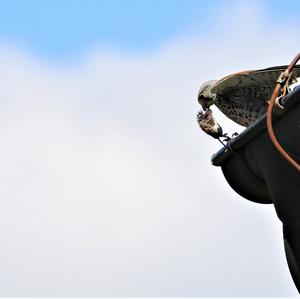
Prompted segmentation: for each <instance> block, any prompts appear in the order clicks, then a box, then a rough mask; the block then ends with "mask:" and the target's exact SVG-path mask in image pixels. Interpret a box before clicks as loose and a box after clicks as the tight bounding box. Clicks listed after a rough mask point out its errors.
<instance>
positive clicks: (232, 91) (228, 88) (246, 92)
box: [198, 66, 300, 127]
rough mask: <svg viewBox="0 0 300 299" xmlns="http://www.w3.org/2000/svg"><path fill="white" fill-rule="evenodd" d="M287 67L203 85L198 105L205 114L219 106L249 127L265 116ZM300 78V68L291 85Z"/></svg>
mask: <svg viewBox="0 0 300 299" xmlns="http://www.w3.org/2000/svg"><path fill="white" fill-rule="evenodd" d="M286 68H287V66H276V67H270V68H266V69H262V70H254V71H245V72H239V73H235V74H232V75H229V76H226V77H224V78H223V79H221V80H211V81H208V82H206V83H204V84H203V85H202V86H201V87H200V89H199V93H198V102H199V103H200V104H201V106H202V108H203V109H204V110H207V109H208V108H209V107H210V106H211V105H216V106H217V108H218V109H219V110H221V111H222V112H223V113H224V114H225V115H226V116H227V117H229V118H230V119H231V120H233V121H234V122H236V123H238V124H239V125H241V126H244V127H248V126H249V125H250V124H252V123H253V122H255V121H256V120H257V119H258V118H259V117H260V116H262V115H263V114H265V113H266V111H267V107H268V100H269V99H270V97H271V95H272V92H273V89H274V87H275V83H276V80H277V79H278V77H279V75H280V73H281V72H283V71H284V70H285V69H286ZM296 77H300V66H295V68H294V77H293V80H291V81H290V84H292V83H295V82H297V81H296V80H295V78H296Z"/></svg>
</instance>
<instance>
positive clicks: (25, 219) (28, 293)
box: [0, 0, 300, 297]
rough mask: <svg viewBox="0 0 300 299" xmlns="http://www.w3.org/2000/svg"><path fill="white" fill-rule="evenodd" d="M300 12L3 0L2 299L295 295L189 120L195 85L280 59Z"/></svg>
mask: <svg viewBox="0 0 300 299" xmlns="http://www.w3.org/2000/svg"><path fill="white" fill-rule="evenodd" d="M299 8H300V2H299V1H293V0H290V1H271V0H270V1H262V0H261V1H259V0H256V1H230V0H229V1H224V0H223V1H200V0H199V1H195V0H181V1H180V0H157V1H154V0H153V1H149V0H140V1H137V0H136V1H133V0H130V1H129V0H128V1H126V0H123V1H122V0H111V1H100V0H98V1H96V0H82V1H79V0H72V1H71V0H68V1H67V0H65V1H63V0H60V1H59V0H38V1H34V0H19V1H17V0H10V1H9V0H6V1H2V0H0V66H1V67H0V140H1V142H0V165H1V167H0V179H1V188H0V207H1V208H0V219H1V221H0V222H1V225H0V240H1V254H0V265H1V267H0V282H1V283H0V297H22V296H24V297H34V296H37V297H63V296H67V297H70V296H71V297H72V296H73V297H80V296H85V297H87V296H92V297H100V296H103V297H121V296H126V297H143V296H144V297H178V296H184V297H219V296H225V297H243V296H246V297H251V296H253V297H263V296H265V297H276V296H281V297H287V296H294V297H296V296H297V290H296V288H295V286H294V284H293V282H292V279H291V276H290V273H289V271H288V267H287V263H286V259H285V255H284V249H283V242H282V224H281V222H280V221H279V220H278V217H277V216H276V214H275V210H274V207H273V206H271V205H263V206H261V205H257V204H254V203H251V202H248V201H246V200H244V199H242V198H241V197H240V196H239V195H238V194H237V193H235V192H234V191H233V190H232V189H231V188H230V187H229V186H228V184H227V182H226V180H225V178H224V177H223V174H222V172H221V170H220V169H219V168H216V167H212V165H211V163H210V157H211V155H212V154H213V153H214V152H216V151H217V150H219V148H220V144H219V142H218V141H217V140H215V139H213V138H210V137H209V136H206V135H205V134H203V132H201V131H200V129H199V126H198V124H197V122H196V113H197V112H198V111H199V109H200V106H199V104H198V101H197V92H198V89H199V87H200V85H201V84H202V83H203V82H205V81H207V80H209V79H220V78H222V77H224V76H226V75H227V74H230V73H233V72H237V71H240V70H245V69H246V70H247V69H259V68H263V67H267V66H273V65H282V64H286V63H288V62H290V61H291V59H292V58H293V57H294V56H295V55H296V53H297V52H298V51H299V45H300V35H299V29H298V28H299V26H298V25H297V24H299V21H298V16H297V12H298V11H299ZM299 25H300V24H299ZM281 41H286V43H285V44H284V47H281V46H280V47H279V46H278V45H279V42H281ZM110 50H111V51H110ZM65 61H66V62H67V63H65ZM78 62H79V63H78ZM212 109H213V112H214V114H215V116H216V119H217V121H218V123H219V124H220V125H221V126H222V128H223V129H224V132H226V133H228V134H229V136H231V134H233V133H234V132H236V131H237V130H240V129H242V128H237V125H235V124H234V123H233V122H231V121H230V120H229V119H227V118H226V117H225V116H224V115H223V114H222V113H221V112H220V111H218V110H217V109H215V107H213V108H212ZM224 277H226V279H224ZM112 278H113V279H112ZM216 285H217V286H218V287H217V288H216Z"/></svg>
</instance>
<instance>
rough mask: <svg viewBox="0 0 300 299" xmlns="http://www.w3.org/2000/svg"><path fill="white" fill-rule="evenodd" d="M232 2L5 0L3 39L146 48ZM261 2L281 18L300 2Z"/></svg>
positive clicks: (43, 49) (201, 23)
mask: <svg viewBox="0 0 300 299" xmlns="http://www.w3.org/2000/svg"><path fill="white" fill-rule="evenodd" d="M232 2H233V1H226V2H224V1H200V0H198V1H197V0H163V1H159V0H152V1H151V0H143V1H139V0H127V1H124V0H123V1H122V0H111V1H108V0H105V1H104V0H103V1H100V0H98V1H97V0H85V1H83V0H44V1H39V0H26V1H24V0H11V1H4V0H2V1H0V4H1V10H0V38H2V39H4V40H8V41H11V42H13V43H15V42H17V44H20V45H23V46H26V47H28V48H29V49H32V50H34V51H37V52H38V53H39V54H42V55H44V56H48V57H54V58H55V57H56V58H58V57H63V58H65V57H67V56H69V55H74V54H75V55H76V54H77V53H81V52H82V51H85V50H86V49H88V48H90V47H92V46H94V45H97V46H103V47H108V48H111V47H112V48H117V49H122V50H126V51H133V52H136V51H138V52H140V51H142V52H143V51H148V50H151V49H153V48H155V47H157V46H159V45H160V44H161V43H164V42H165V41H168V40H170V39H172V38H174V37H176V36H178V35H182V34H184V33H185V32H191V31H196V32H197V35H200V34H201V33H202V32H203V31H207V28H208V27H209V26H210V25H211V24H213V23H215V21H216V19H217V18H218V14H219V13H220V11H222V10H226V9H227V7H226V6H225V4H224V3H226V5H230V3H232ZM234 2H241V1H234ZM259 4H260V5H264V7H265V10H266V12H267V13H268V14H270V16H272V17H273V18H274V19H275V20H276V18H278V17H280V18H281V19H282V18H290V17H293V14H295V13H296V11H297V8H299V6H300V4H299V2H298V1H293V0H290V1H260V2H259ZM291 6H292V7H294V9H291ZM294 16H295V15H294ZM275 20H274V21H275Z"/></svg>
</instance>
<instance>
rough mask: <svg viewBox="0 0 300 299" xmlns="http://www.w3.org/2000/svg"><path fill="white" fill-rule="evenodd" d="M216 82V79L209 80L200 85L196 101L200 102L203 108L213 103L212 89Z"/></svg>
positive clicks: (214, 96)
mask: <svg viewBox="0 0 300 299" xmlns="http://www.w3.org/2000/svg"><path fill="white" fill-rule="evenodd" d="M217 82H218V81H217V80H210V81H207V82H205V83H203V84H202V85H201V86H200V89H199V92H198V102H199V104H201V106H202V108H203V109H204V110H207V109H208V108H209V107H210V106H211V105H213V104H214V101H215V99H216V94H215V93H213V92H212V89H213V87H214V86H215V84H216V83H217Z"/></svg>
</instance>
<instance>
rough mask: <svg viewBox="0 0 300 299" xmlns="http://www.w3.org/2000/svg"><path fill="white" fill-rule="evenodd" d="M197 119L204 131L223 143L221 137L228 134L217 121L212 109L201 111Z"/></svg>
mask: <svg viewBox="0 0 300 299" xmlns="http://www.w3.org/2000/svg"><path fill="white" fill-rule="evenodd" d="M197 121H198V124H199V127H200V128H201V129H202V131H204V132H205V133H206V134H208V135H210V136H212V137H213V138H215V139H218V140H219V141H220V142H221V143H222V144H223V142H222V141H221V140H220V138H221V137H227V136H226V135H224V134H223V130H222V128H221V126H220V125H219V124H218V123H217V122H216V120H215V118H214V116H213V113H212V111H211V110H210V109H206V111H205V112H203V111H199V112H198V114H197Z"/></svg>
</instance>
